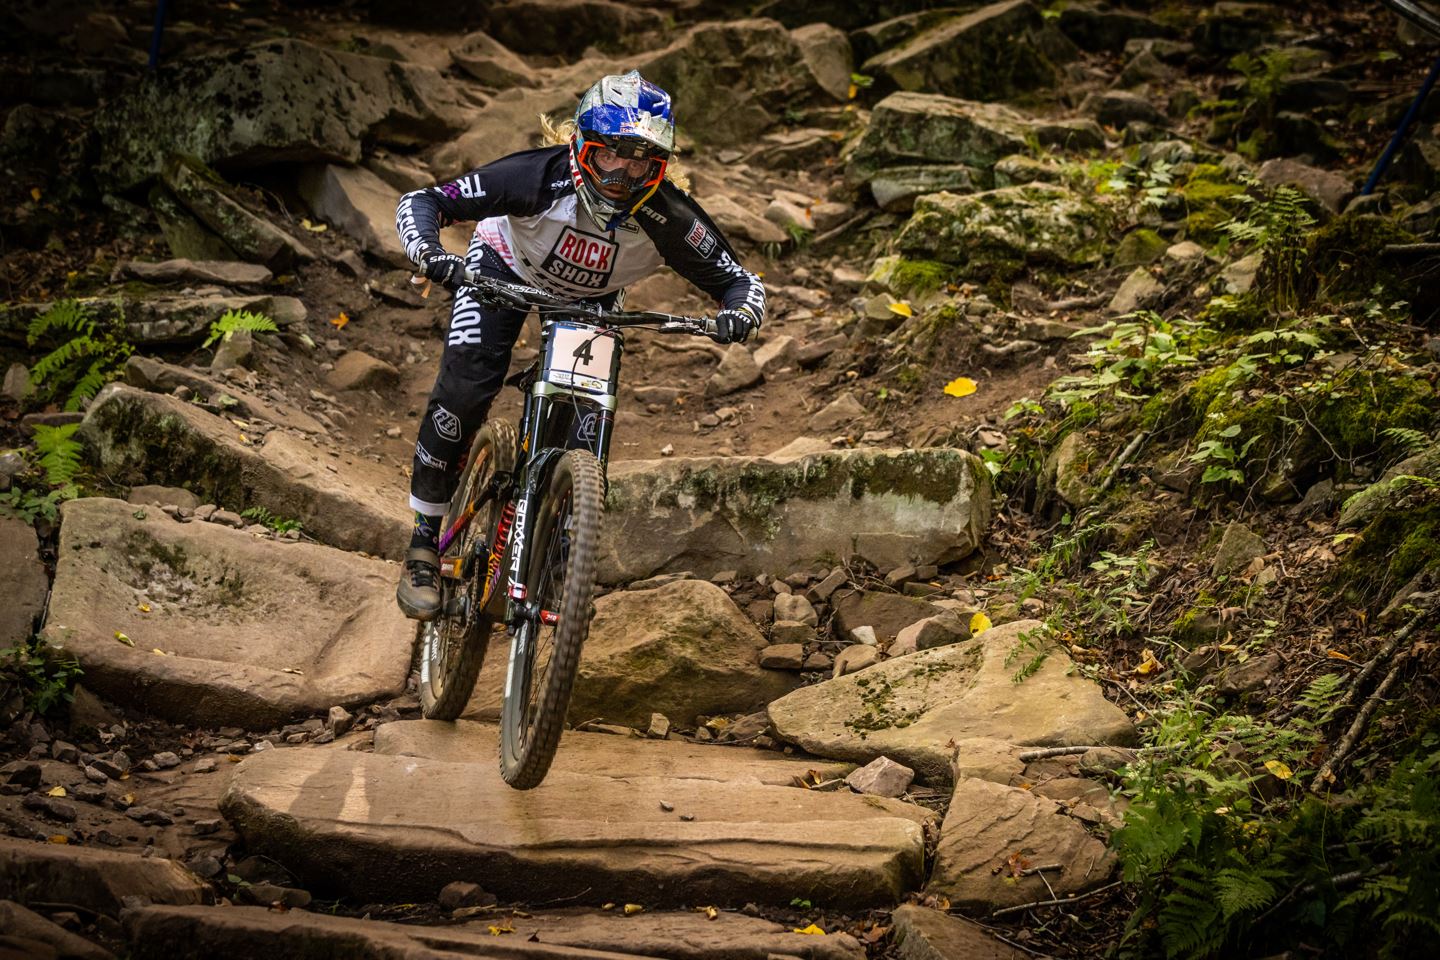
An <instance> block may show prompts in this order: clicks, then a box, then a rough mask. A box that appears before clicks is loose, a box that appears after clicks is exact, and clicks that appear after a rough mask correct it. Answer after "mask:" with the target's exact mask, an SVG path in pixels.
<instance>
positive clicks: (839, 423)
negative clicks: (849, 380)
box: [806, 390, 867, 436]
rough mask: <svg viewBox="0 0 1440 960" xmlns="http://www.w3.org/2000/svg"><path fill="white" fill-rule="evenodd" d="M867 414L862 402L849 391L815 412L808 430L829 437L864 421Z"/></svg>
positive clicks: (807, 426) (808, 424)
mask: <svg viewBox="0 0 1440 960" xmlns="http://www.w3.org/2000/svg"><path fill="white" fill-rule="evenodd" d="M866 412H867V411H866V410H865V408H864V407H863V406H862V405H861V404H860V401H859V400H856V399H855V394H853V393H851V392H849V391H848V390H847V391H846V392H844V393H842V394H841V395H840V396H838V397H836V398H835V399H834V400H831V401H830V402H829V403H827V404H826V405H825V406H823V407H821V408H820V409H819V410H817V411H815V413H814V414H813V415H811V417H810V420H809V422H808V423H807V425H806V429H807V430H809V431H811V432H812V433H819V434H824V435H826V436H828V435H830V434H832V433H834V432H835V431H836V430H844V429H845V428H846V427H848V426H850V425H851V424H853V423H855V421H857V420H862V419H864V418H865V415H866Z"/></svg>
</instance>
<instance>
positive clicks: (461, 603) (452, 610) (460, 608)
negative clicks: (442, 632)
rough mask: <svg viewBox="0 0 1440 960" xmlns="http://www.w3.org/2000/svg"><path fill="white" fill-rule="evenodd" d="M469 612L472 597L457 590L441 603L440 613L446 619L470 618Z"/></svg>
mask: <svg viewBox="0 0 1440 960" xmlns="http://www.w3.org/2000/svg"><path fill="white" fill-rule="evenodd" d="M469 613H470V598H469V597H468V596H466V595H465V594H464V593H461V592H457V593H456V594H455V595H454V596H452V597H450V598H449V599H447V600H446V601H445V602H444V603H443V604H441V605H440V615H441V616H442V617H445V618H446V619H451V618H455V617H462V618H468V616H469Z"/></svg>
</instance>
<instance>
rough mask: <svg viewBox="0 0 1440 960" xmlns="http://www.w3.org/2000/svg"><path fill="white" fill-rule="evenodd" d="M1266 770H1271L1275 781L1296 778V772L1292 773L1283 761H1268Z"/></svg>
mask: <svg viewBox="0 0 1440 960" xmlns="http://www.w3.org/2000/svg"><path fill="white" fill-rule="evenodd" d="M1265 769H1266V770H1269V771H1270V772H1271V773H1272V774H1274V776H1275V779H1277V780H1289V779H1290V778H1291V777H1293V776H1295V773H1294V771H1292V770H1291V769H1290V768H1289V767H1288V766H1286V765H1285V763H1284V761H1281V760H1266V761H1265Z"/></svg>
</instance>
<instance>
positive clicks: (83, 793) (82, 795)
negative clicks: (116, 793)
mask: <svg viewBox="0 0 1440 960" xmlns="http://www.w3.org/2000/svg"><path fill="white" fill-rule="evenodd" d="M70 796H72V797H74V798H75V799H76V800H83V801H85V802H86V803H104V802H105V798H106V797H107V796H109V794H108V793H107V792H106V790H105V788H104V787H102V786H100V784H98V783H77V784H76V785H75V786H73V787H71V788H70Z"/></svg>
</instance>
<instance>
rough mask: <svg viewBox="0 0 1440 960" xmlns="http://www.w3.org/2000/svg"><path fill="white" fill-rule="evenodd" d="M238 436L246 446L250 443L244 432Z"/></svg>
mask: <svg viewBox="0 0 1440 960" xmlns="http://www.w3.org/2000/svg"><path fill="white" fill-rule="evenodd" d="M239 436H240V442H241V443H243V444H245V445H246V446H247V447H248V446H249V445H250V438H249V437H247V436H245V434H243V433H242V434H240V435H239Z"/></svg>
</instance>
